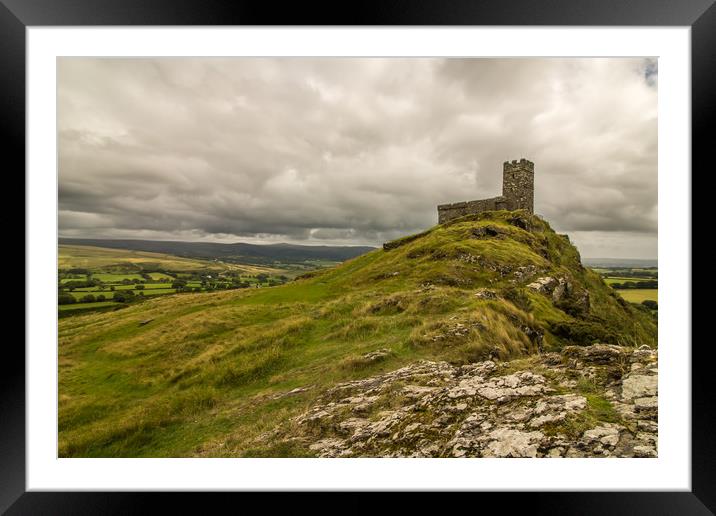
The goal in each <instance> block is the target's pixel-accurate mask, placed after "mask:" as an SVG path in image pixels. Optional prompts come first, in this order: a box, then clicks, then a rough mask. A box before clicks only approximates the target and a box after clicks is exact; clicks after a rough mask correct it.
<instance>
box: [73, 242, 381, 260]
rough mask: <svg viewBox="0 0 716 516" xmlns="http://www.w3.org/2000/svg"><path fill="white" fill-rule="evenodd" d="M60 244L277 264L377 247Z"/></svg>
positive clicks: (339, 256) (343, 256)
mask: <svg viewBox="0 0 716 516" xmlns="http://www.w3.org/2000/svg"><path fill="white" fill-rule="evenodd" d="M59 243H60V244H70V245H90V246H96V247H104V248H111V249H129V250H134V251H147V252H153V253H163V254H171V255H175V256H182V257H185V258H201V259H209V260H211V259H219V260H224V261H228V262H237V263H251V264H273V263H300V262H305V261H311V260H323V261H329V262H343V261H345V260H348V259H350V258H355V257H356V256H360V255H362V254H365V253H367V252H369V251H372V250H373V249H375V248H374V247H367V246H312V245H294V244H270V245H256V244H246V243H241V242H239V243H235V244H221V243H214V242H178V241H161V240H112V239H89V238H60V242H59Z"/></svg>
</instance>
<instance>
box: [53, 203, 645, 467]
mask: <svg viewBox="0 0 716 516" xmlns="http://www.w3.org/2000/svg"><path fill="white" fill-rule="evenodd" d="M488 216H489V217H491V218H488ZM513 217H515V214H514V212H495V213H492V214H483V215H481V216H476V217H466V218H464V219H458V220H457V221H454V222H452V223H449V224H444V225H442V226H436V227H435V228H433V229H432V230H430V231H427V232H425V233H424V234H422V235H421V236H419V237H417V238H414V239H412V240H411V239H403V240H402V241H399V242H396V243H395V247H394V248H393V249H391V250H389V251H385V250H383V249H377V250H375V251H373V252H370V253H368V254H365V255H363V256H360V257H358V258H355V259H352V260H349V261H347V262H345V263H343V264H341V265H339V266H337V267H334V268H331V269H325V270H320V271H314V272H311V273H309V274H307V275H306V276H305V277H303V278H300V279H298V280H296V281H294V282H290V283H287V284H285V285H282V286H277V287H271V288H261V289H256V288H247V289H240V290H227V291H217V292H213V293H197V294H189V293H187V294H181V295H172V296H158V297H155V298H152V299H147V300H145V301H143V302H141V303H137V304H129V305H128V306H127V307H126V308H124V309H122V310H117V311H113V312H105V313H90V314H84V315H77V316H72V317H66V318H62V319H61V320H60V322H59V357H58V360H59V419H58V432H59V434H58V439H59V456H60V457H182V456H186V457H256V456H311V455H312V454H313V452H312V451H311V450H310V449H308V448H306V447H305V446H304V445H302V444H301V443H292V442H277V443H275V444H271V445H267V444H265V443H259V442H258V441H257V440H256V438H257V437H258V436H260V435H262V434H264V433H266V432H269V431H271V430H272V429H274V428H275V427H276V425H278V424H285V423H288V422H289V421H290V420H291V418H292V417H294V416H296V415H298V414H300V413H301V412H302V411H304V410H306V408H307V407H309V406H310V405H311V404H312V403H314V402H315V401H316V400H317V399H318V397H319V396H320V395H321V394H322V393H323V392H325V391H326V390H327V389H329V388H330V387H332V386H334V385H335V384H336V382H342V381H348V380H352V379H359V378H366V377H368V376H370V375H373V374H376V373H379V372H382V371H389V370H393V369H396V368H398V367H401V366H403V365H406V364H409V363H412V362H414V361H416V360H419V359H429V360H447V361H449V362H451V363H454V364H466V363H470V362H475V361H480V360H485V359H487V358H490V357H492V358H494V360H507V359H511V358H515V357H524V356H528V355H530V354H533V353H537V352H538V349H539V348H540V347H543V348H544V351H550V350H557V349H560V348H561V347H563V346H564V345H566V344H571V343H581V344H584V343H587V344H591V343H592V342H593V341H595V340H598V341H602V342H609V343H614V344H622V345H629V346H639V345H641V344H646V345H649V346H654V345H655V344H656V335H657V332H656V326H655V324H654V322H653V320H652V318H651V317H650V316H649V314H646V313H644V312H643V311H641V310H638V309H636V308H634V307H632V306H631V305H629V304H626V303H623V302H619V299H618V295H617V294H616V292H614V291H613V290H612V289H610V288H609V287H607V286H606V285H605V284H604V282H603V281H602V279H601V277H600V276H599V275H597V274H596V273H593V272H591V271H590V270H588V269H583V268H582V267H581V264H580V261H579V254H578V252H577V250H576V249H575V248H574V247H573V246H572V245H571V244H570V243H569V242H568V240H566V239H564V238H562V237H560V236H559V235H557V234H556V233H554V232H553V231H552V230H551V228H550V227H549V226H548V225H547V223H546V222H544V221H543V220H541V219H540V218H538V217H527V216H526V215H525V216H524V218H523V219H517V220H516V219H513ZM515 220H516V222H515ZM486 226H489V227H490V228H492V229H494V228H497V230H499V232H500V235H501V238H492V237H490V238H487V237H485V238H483V237H475V235H476V234H478V235H479V234H484V230H485V227H486ZM523 227H530V228H531V230H526V229H522V228H523ZM480 231H482V232H483V233H480ZM525 268H526V269H525ZM530 268H533V269H532V270H539V271H540V274H544V275H550V276H554V277H569V278H570V282H571V286H572V289H571V290H572V291H573V292H574V293H575V295H576V294H579V293H583V292H585V291H588V293H589V305H588V306H587V307H586V308H584V306H583V305H579V306H577V304H575V303H571V304H570V303H567V304H565V305H563V306H561V307H560V306H557V305H556V304H555V303H554V302H553V300H552V298H551V297H550V296H547V295H544V294H540V293H537V292H535V291H533V290H531V289H530V288H527V287H526V284H527V283H528V282H529V281H531V279H530V278H524V279H523V280H522V282H521V283H517V284H516V283H515V282H514V280H513V279H512V278H514V277H515V275H514V274H513V272H515V271H519V270H529V269H530ZM485 289H489V293H490V295H485V296H482V295H478V294H484V293H485V292H486V291H485ZM570 295H571V294H570ZM576 299H579V298H577V297H575V300H576ZM580 306H581V308H580ZM456 328H458V329H459V328H463V329H465V330H464V331H462V330H461V331H460V332H456V330H455V329H456ZM535 332H537V333H541V334H542V335H543V339H542V338H540V339H539V341H535V340H534V339H533V337H530V335H532V336H533V335H535ZM378 349H386V350H388V351H389V353H388V355H387V356H386V357H385V358H384V359H383V360H381V361H378V362H373V361H370V362H366V361H365V360H364V359H363V356H364V355H365V354H366V353H368V352H372V351H376V350H378ZM297 387H302V388H305V390H304V391H302V392H301V393H299V394H296V395H291V396H284V394H285V393H287V392H288V391H291V390H292V389H295V388H297ZM321 431H322V430H321V429H320V428H316V432H321Z"/></svg>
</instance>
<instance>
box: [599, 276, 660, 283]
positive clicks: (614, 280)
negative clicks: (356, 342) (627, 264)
mask: <svg viewBox="0 0 716 516" xmlns="http://www.w3.org/2000/svg"><path fill="white" fill-rule="evenodd" d="M627 281H631V282H632V283H642V282H644V281H654V280H653V279H652V278H618V277H612V276H610V277H608V278H604V283H606V284H607V285H613V284H614V283H625V282H627Z"/></svg>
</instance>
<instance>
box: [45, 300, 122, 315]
mask: <svg viewBox="0 0 716 516" xmlns="http://www.w3.org/2000/svg"><path fill="white" fill-rule="evenodd" d="M115 305H119V303H115V302H114V301H99V302H95V303H74V304H71V305H59V310H60V312H72V311H76V310H87V309H89V308H101V307H106V306H115Z"/></svg>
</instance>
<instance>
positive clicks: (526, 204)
mask: <svg viewBox="0 0 716 516" xmlns="http://www.w3.org/2000/svg"><path fill="white" fill-rule="evenodd" d="M534 170H535V165H534V163H532V162H531V161H529V160H526V159H525V158H522V159H520V160H519V161H518V160H516V159H515V160H512V161H505V162H504V164H503V169H502V195H500V196H498V197H492V198H491V199H479V200H476V201H461V202H455V203H450V204H441V205H440V206H438V223H440V224H442V223H444V222H447V221H449V220H453V219H456V218H458V217H464V216H465V215H472V214H475V213H482V212H483V211H493V210H527V211H528V212H529V213H534Z"/></svg>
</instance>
